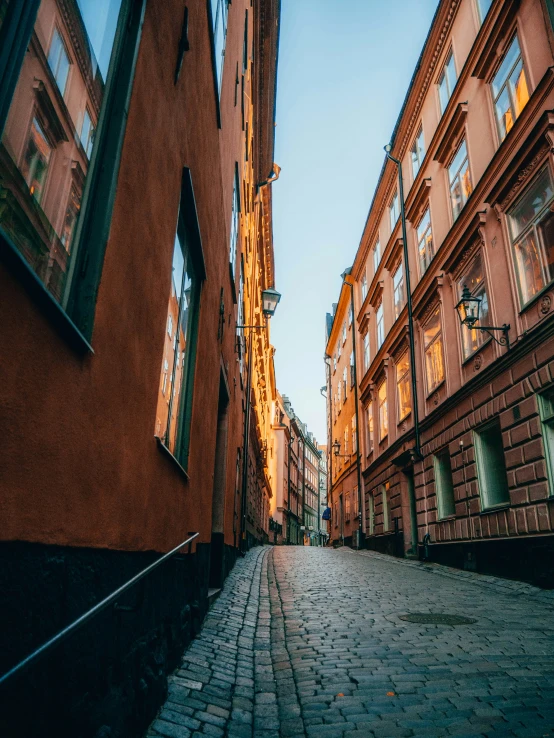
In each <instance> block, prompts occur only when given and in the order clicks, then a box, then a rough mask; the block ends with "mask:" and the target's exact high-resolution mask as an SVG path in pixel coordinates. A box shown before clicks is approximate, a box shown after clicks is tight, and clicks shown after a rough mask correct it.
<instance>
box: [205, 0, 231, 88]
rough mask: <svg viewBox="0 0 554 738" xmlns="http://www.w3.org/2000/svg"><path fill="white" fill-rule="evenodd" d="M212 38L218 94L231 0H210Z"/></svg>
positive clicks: (221, 77)
mask: <svg viewBox="0 0 554 738" xmlns="http://www.w3.org/2000/svg"><path fill="white" fill-rule="evenodd" d="M209 7H210V11H211V13H210V14H211V18H210V20H211V26H212V39H213V47H214V57H215V77H216V84H217V92H218V95H221V82H222V79H223V65H224V62H225V44H226V42H227V17H228V14H229V0H210V5H209Z"/></svg>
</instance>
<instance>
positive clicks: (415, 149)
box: [410, 128, 425, 179]
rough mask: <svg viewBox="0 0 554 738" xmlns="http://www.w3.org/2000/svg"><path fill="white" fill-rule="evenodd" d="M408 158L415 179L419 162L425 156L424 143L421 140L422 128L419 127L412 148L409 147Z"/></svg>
mask: <svg viewBox="0 0 554 738" xmlns="http://www.w3.org/2000/svg"><path fill="white" fill-rule="evenodd" d="M410 158H411V160H412V176H413V178H414V179H415V178H416V177H417V173H418V172H419V168H420V167H421V163H422V162H423V159H424V158H425V143H424V141H423V128H420V129H419V133H418V134H417V136H416V137H415V139H414V142H413V144H412V148H411V149H410Z"/></svg>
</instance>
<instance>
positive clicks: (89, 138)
mask: <svg viewBox="0 0 554 738" xmlns="http://www.w3.org/2000/svg"><path fill="white" fill-rule="evenodd" d="M79 138H80V139H81V143H82V144H83V148H84V150H85V153H86V155H87V158H88V159H90V155H91V153H92V143H93V140H94V126H93V125H92V120H91V118H90V113H89V112H88V110H87V108H85V112H84V114H83V120H82V123H81V133H80V134H79Z"/></svg>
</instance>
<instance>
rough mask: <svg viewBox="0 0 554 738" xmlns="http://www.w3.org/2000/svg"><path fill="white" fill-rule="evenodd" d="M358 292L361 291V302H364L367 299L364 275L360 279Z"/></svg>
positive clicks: (365, 277)
mask: <svg viewBox="0 0 554 738" xmlns="http://www.w3.org/2000/svg"><path fill="white" fill-rule="evenodd" d="M360 290H361V293H362V302H363V301H364V300H365V298H366V297H367V276H366V275H365V273H364V275H363V277H362V282H361V285H360Z"/></svg>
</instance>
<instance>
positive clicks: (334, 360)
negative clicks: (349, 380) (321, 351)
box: [333, 351, 337, 372]
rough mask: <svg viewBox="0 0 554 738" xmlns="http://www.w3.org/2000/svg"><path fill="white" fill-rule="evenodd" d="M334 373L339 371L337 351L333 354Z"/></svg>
mask: <svg viewBox="0 0 554 738" xmlns="http://www.w3.org/2000/svg"><path fill="white" fill-rule="evenodd" d="M333 371H334V372H336V371H337V352H336V351H335V353H334V354H333Z"/></svg>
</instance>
